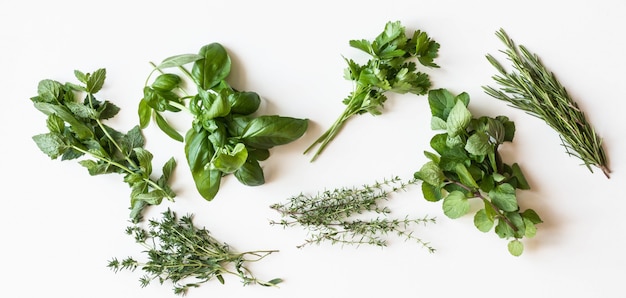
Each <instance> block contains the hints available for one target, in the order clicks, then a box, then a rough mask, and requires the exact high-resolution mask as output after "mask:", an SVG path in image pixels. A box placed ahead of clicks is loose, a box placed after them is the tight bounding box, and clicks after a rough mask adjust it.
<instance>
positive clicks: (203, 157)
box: [185, 127, 222, 201]
mask: <svg viewBox="0 0 626 298" xmlns="http://www.w3.org/2000/svg"><path fill="white" fill-rule="evenodd" d="M214 152H215V151H214V149H213V146H212V145H211V142H210V141H209V137H208V132H207V131H206V130H204V129H201V128H200V129H198V128H196V127H193V128H191V129H190V130H189V131H188V132H187V135H186V136H185V156H186V157H187V163H188V164H189V168H190V170H191V175H192V177H193V179H194V182H195V184H196V189H197V190H198V192H199V193H200V195H201V196H202V197H203V198H204V199H206V200H208V201H210V200H213V198H214V197H215V195H216V194H217V192H218V190H219V187H220V180H221V177H222V173H221V172H220V171H219V170H216V169H211V167H210V166H209V165H210V162H211V159H212V157H213V154H214Z"/></svg>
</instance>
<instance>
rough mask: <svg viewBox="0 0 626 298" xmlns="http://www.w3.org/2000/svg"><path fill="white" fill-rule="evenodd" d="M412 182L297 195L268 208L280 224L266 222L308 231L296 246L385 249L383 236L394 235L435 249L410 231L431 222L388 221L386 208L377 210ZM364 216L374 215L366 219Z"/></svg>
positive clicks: (397, 180) (396, 179)
mask: <svg viewBox="0 0 626 298" xmlns="http://www.w3.org/2000/svg"><path fill="white" fill-rule="evenodd" d="M414 183H415V180H410V181H408V182H404V181H402V179H400V178H399V177H393V178H390V179H384V180H383V181H382V182H378V181H376V182H375V183H373V184H371V185H368V184H365V185H363V186H362V187H352V188H348V187H342V188H336V189H333V190H326V191H323V192H321V193H318V194H317V195H306V194H299V195H296V196H293V197H291V198H290V199H288V202H286V203H282V204H280V203H277V204H273V205H271V206H270V208H272V209H274V210H276V211H277V212H279V213H280V214H281V216H282V217H283V219H281V220H280V221H274V220H272V221H270V224H272V225H280V226H283V227H284V228H286V227H294V226H302V227H303V228H304V229H306V230H308V232H309V235H308V238H306V239H305V242H304V243H303V244H301V245H299V246H298V248H302V247H304V246H306V245H309V244H320V243H321V242H325V241H329V242H331V243H332V244H336V243H340V244H342V245H361V244H370V245H375V246H381V247H383V246H387V239H386V238H385V237H384V236H385V235H388V234H392V233H395V234H396V235H397V236H399V237H402V238H405V239H406V240H407V241H408V240H412V241H416V242H417V243H419V244H421V245H422V246H423V247H425V248H427V249H428V250H429V252H431V253H432V252H435V249H434V248H433V247H431V246H430V245H429V243H427V242H424V241H423V240H422V239H420V238H419V237H417V236H415V235H414V233H413V231H411V227H412V226H413V225H416V224H427V223H435V222H436V221H435V218H431V217H423V218H417V219H411V218H409V217H408V216H407V217H405V218H403V219H390V218H387V216H388V215H389V214H390V213H391V210H390V208H389V207H386V206H381V204H380V203H381V201H383V200H388V199H389V196H390V194H392V193H397V192H400V191H405V190H406V189H407V187H408V186H409V185H411V184H414ZM366 214H370V215H372V214H373V215H377V216H376V217H375V218H371V217H370V218H366V216H365V215H366Z"/></svg>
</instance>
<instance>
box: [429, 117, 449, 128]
mask: <svg viewBox="0 0 626 298" xmlns="http://www.w3.org/2000/svg"><path fill="white" fill-rule="evenodd" d="M430 129H432V130H448V124H447V123H446V121H444V120H443V119H441V118H439V117H435V116H433V117H432V118H431V119H430Z"/></svg>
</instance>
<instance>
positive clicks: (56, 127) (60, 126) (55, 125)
mask: <svg viewBox="0 0 626 298" xmlns="http://www.w3.org/2000/svg"><path fill="white" fill-rule="evenodd" d="M46 126H47V127H48V130H50V132H52V133H63V131H64V130H65V122H63V119H61V118H60V117H59V116H57V115H55V114H50V116H48V119H46Z"/></svg>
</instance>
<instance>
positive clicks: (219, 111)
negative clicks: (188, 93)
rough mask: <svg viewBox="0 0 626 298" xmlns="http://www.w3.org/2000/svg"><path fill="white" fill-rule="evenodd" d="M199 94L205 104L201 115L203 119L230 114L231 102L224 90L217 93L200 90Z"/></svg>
mask: <svg viewBox="0 0 626 298" xmlns="http://www.w3.org/2000/svg"><path fill="white" fill-rule="evenodd" d="M198 95H200V98H201V99H202V104H203V106H204V110H203V111H202V115H201V116H202V119H204V120H210V119H215V118H218V117H224V116H226V115H228V114H230V103H229V102H228V95H227V94H225V93H222V92H220V93H217V94H215V93H212V92H207V91H203V90H198Z"/></svg>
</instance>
